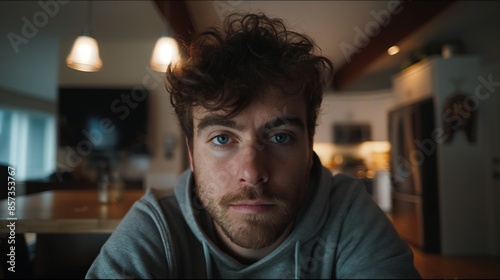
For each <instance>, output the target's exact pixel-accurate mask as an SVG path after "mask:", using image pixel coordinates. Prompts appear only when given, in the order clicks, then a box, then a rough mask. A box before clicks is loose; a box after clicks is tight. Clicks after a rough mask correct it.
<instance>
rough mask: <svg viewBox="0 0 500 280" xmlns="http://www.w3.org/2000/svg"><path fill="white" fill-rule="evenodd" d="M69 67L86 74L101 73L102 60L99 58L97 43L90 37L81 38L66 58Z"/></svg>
mask: <svg viewBox="0 0 500 280" xmlns="http://www.w3.org/2000/svg"><path fill="white" fill-rule="evenodd" d="M66 64H67V65H68V67H70V68H73V69H75V70H79V71H84V72H95V71H99V69H101V67H102V60H101V58H100V57H99V47H98V46H97V41H96V40H95V39H94V38H92V37H89V36H79V37H78V38H76V41H75V44H73V48H72V49H71V52H70V54H69V55H68V57H67V58H66Z"/></svg>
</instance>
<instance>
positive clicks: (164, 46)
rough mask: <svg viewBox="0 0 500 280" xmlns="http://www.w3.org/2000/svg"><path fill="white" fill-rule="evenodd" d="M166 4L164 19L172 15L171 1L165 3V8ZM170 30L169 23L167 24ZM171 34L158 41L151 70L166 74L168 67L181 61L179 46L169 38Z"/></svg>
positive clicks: (152, 56)
mask: <svg viewBox="0 0 500 280" xmlns="http://www.w3.org/2000/svg"><path fill="white" fill-rule="evenodd" d="M165 2H167V5H168V7H167V10H166V11H165V10H164V11H165V13H164V17H165V18H166V17H167V15H170V1H163V2H161V3H162V4H163V8H165V4H164V3H165ZM165 26H167V30H168V23H166V24H165ZM169 33H171V32H168V31H167V32H164V33H163V34H162V36H161V37H160V38H159V39H158V40H157V41H156V44H155V48H154V50H153V54H152V55H151V61H150V63H149V64H150V66H151V69H153V70H155V71H158V72H165V71H166V70H167V67H168V65H169V64H171V63H176V62H177V61H179V58H180V55H179V46H178V44H177V41H176V40H175V39H174V38H172V37H170V36H169Z"/></svg>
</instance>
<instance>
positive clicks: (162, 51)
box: [150, 36, 180, 72]
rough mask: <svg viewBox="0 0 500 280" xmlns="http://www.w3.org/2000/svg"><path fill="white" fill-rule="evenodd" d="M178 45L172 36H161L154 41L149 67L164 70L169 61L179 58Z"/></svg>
mask: <svg viewBox="0 0 500 280" xmlns="http://www.w3.org/2000/svg"><path fill="white" fill-rule="evenodd" d="M179 58H180V56H179V47H178V46H177V41H176V40H175V39H174V38H172V37H166V36H164V37H161V38H160V39H158V41H156V45H155V49H154V51H153V55H152V56H151V62H150V65H151V69H153V70H155V71H158V72H165V71H166V70H167V67H168V65H169V64H171V63H175V62H177V61H178V60H179Z"/></svg>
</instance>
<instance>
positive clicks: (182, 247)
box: [86, 155, 420, 279]
mask: <svg viewBox="0 0 500 280" xmlns="http://www.w3.org/2000/svg"><path fill="white" fill-rule="evenodd" d="M311 172H312V174H311V178H313V179H312V180H311V184H310V193H309V197H308V198H307V207H306V208H305V209H304V211H302V213H301V215H299V217H298V218H297V221H296V226H295V227H294V229H293V230H292V232H291V233H290V234H289V236H288V237H287V238H286V239H285V240H284V241H283V242H282V243H281V244H280V245H279V246H278V247H277V248H276V249H275V250H274V251H272V252H271V253H269V254H268V255H267V256H265V257H264V258H262V259H260V260H259V261H257V262H255V263H252V264H250V265H245V264H242V263H239V262H238V261H236V260H235V259H234V258H232V257H231V256H229V255H228V254H226V253H224V252H223V251H221V250H220V249H219V248H218V247H217V245H216V244H215V243H214V240H217V239H216V238H215V233H214V229H213V226H212V222H211V220H210V218H209V216H208V215H207V213H206V212H205V211H204V209H203V207H202V206H201V204H200V202H199V200H198V199H197V196H196V193H195V191H194V188H193V186H194V182H193V176H192V172H191V171H189V170H188V171H186V172H184V173H183V174H182V176H181V177H180V179H179V181H178V183H177V184H176V187H175V194H172V193H170V194H168V193H167V194H165V193H160V192H158V191H154V190H152V191H149V192H148V193H146V194H145V196H144V197H143V198H141V200H139V201H137V202H136V203H135V204H134V206H133V207H132V209H131V210H130V211H129V212H128V214H127V215H126V216H125V218H124V219H123V220H122V222H121V223H120V225H119V226H118V227H117V228H116V230H115V231H114V232H113V234H112V235H111V236H110V238H109V239H108V241H107V242H106V243H105V244H104V245H103V247H102V249H101V252H100V254H99V255H98V257H97V258H96V259H95V261H94V263H93V264H92V266H91V267H90V269H89V271H88V273H87V275H86V277H87V278H246V279H248V278H273V279H278V278H280V279H289V278H296V279H297V278H384V279H388V278H398V279H401V278H420V275H419V273H418V272H417V271H416V269H415V267H414V266H413V255H412V252H411V250H410V248H409V247H408V245H407V244H406V243H405V242H404V241H402V240H401V239H400V238H399V236H398V234H397V233H396V231H395V230H394V228H393V226H392V224H391V222H390V221H389V219H388V218H387V216H386V214H385V213H384V212H383V211H382V210H381V209H380V208H379V207H378V206H377V205H376V204H375V203H374V202H373V200H372V199H371V197H370V196H369V194H368V193H367V192H366V190H365V188H364V186H363V185H362V183H361V182H360V181H359V180H357V179H355V178H352V177H349V176H346V175H335V176H332V174H331V172H330V171H329V170H328V169H326V168H324V167H323V166H322V165H321V163H320V161H319V159H318V157H317V156H316V155H315V158H314V165H313V168H312V171H311Z"/></svg>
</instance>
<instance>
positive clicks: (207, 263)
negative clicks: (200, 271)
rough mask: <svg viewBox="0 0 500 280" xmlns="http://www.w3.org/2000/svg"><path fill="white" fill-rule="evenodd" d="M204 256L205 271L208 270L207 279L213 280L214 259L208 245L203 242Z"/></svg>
mask: <svg viewBox="0 0 500 280" xmlns="http://www.w3.org/2000/svg"><path fill="white" fill-rule="evenodd" d="M203 254H204V256H205V269H206V270H207V279H212V259H211V258H210V252H209V250H208V247H207V244H206V243H205V242H203Z"/></svg>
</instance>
